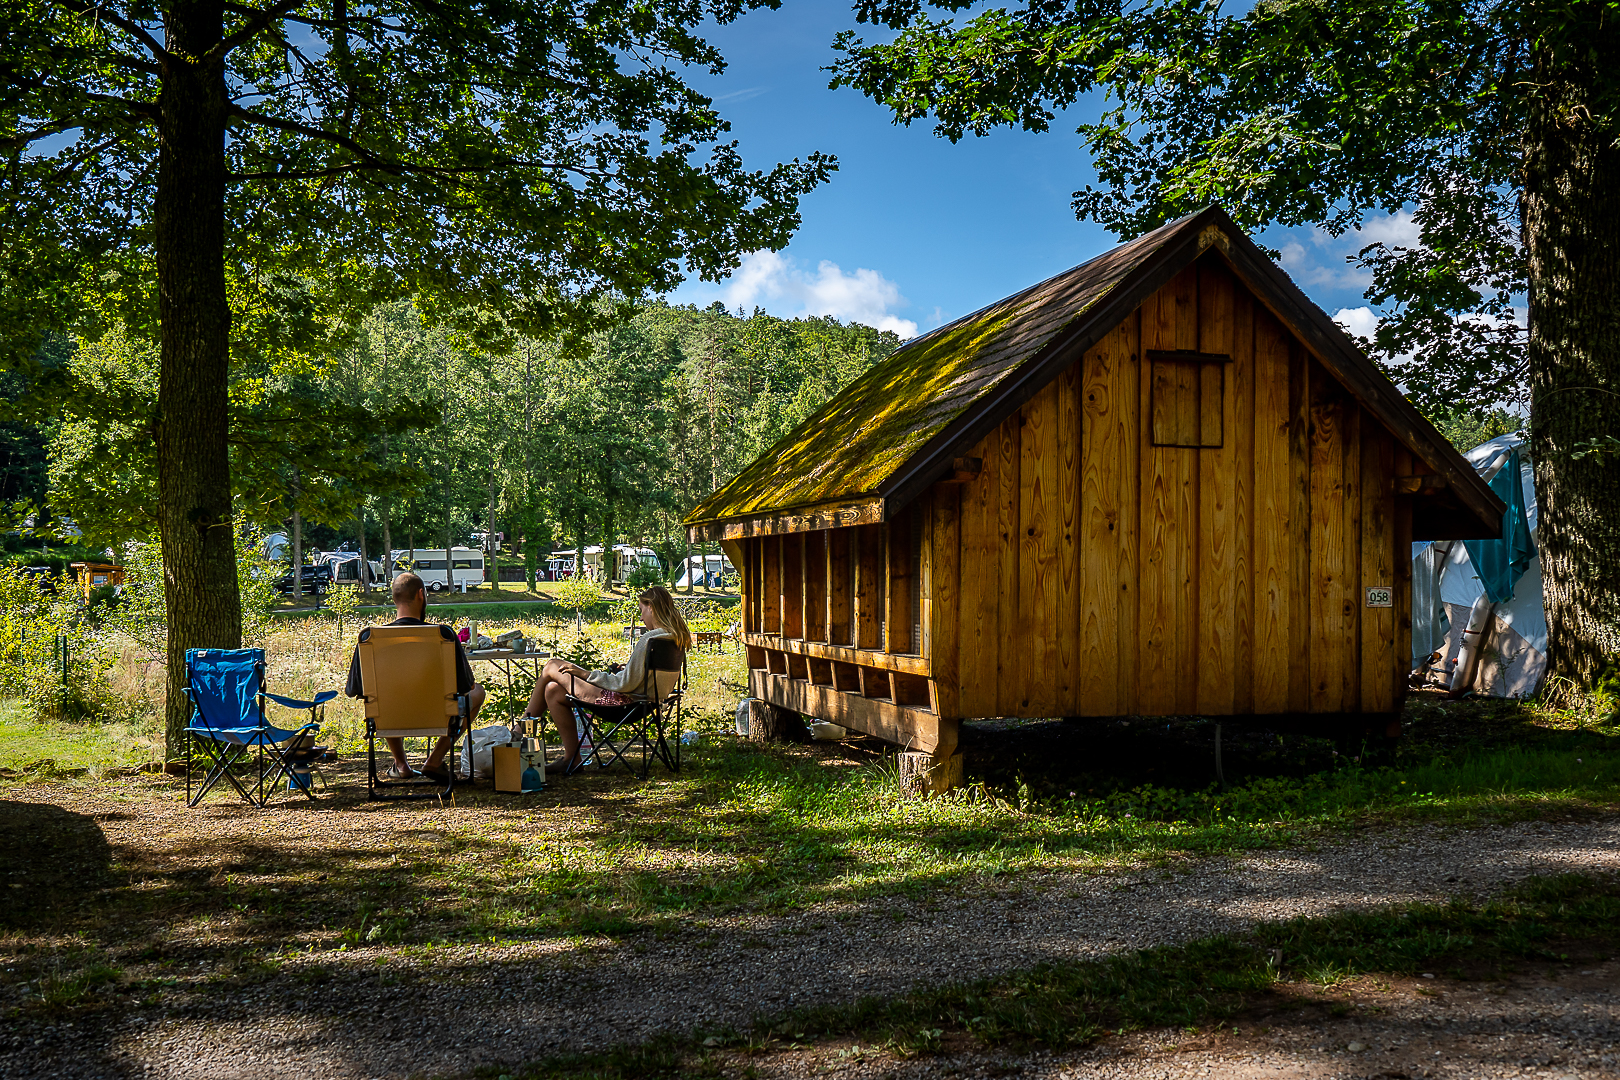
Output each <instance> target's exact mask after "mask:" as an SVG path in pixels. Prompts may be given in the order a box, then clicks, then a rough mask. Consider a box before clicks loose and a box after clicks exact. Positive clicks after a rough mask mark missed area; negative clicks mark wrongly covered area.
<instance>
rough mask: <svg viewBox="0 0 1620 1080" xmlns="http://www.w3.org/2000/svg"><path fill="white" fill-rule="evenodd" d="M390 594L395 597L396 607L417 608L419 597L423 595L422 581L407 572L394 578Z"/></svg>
mask: <svg viewBox="0 0 1620 1080" xmlns="http://www.w3.org/2000/svg"><path fill="white" fill-rule="evenodd" d="M389 592H390V593H391V594H392V595H393V598H394V606H395V607H406V606H407V605H408V606H410V607H415V606H416V599H417V597H419V596H421V595H422V579H421V578H419V577H417V576H416V575H415V574H413V573H411V572H410V571H409V570H407V571H406V572H405V573H403V574H400V575H399V576H398V577H396V578H394V584H393V586H392V587H391V588H390V589H389Z"/></svg>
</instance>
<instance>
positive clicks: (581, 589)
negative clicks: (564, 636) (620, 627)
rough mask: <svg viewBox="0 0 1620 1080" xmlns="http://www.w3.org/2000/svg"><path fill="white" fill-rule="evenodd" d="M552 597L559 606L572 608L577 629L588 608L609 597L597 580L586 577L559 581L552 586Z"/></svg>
mask: <svg viewBox="0 0 1620 1080" xmlns="http://www.w3.org/2000/svg"><path fill="white" fill-rule="evenodd" d="M551 598H552V600H553V601H554V602H555V603H556V604H557V605H558V606H559V607H565V608H570V609H572V611H573V612H574V626H575V628H576V629H577V628H579V627H580V626H581V625H582V624H583V623H584V621H585V609H586V608H589V607H595V606H596V605H597V604H600V603H601V602H602V601H603V600H605V599H607V597H605V596H603V595H602V590H601V589H600V588H598V587H597V585H596V583H595V582H592V581H587V580H585V579H584V578H569V579H568V580H567V581H559V582H557V584H555V585H553V586H552V587H551Z"/></svg>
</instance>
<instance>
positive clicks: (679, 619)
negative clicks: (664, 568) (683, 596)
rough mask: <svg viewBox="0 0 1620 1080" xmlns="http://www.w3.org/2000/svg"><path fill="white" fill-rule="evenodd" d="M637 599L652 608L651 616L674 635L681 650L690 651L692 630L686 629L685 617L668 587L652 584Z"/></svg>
mask: <svg viewBox="0 0 1620 1080" xmlns="http://www.w3.org/2000/svg"><path fill="white" fill-rule="evenodd" d="M637 599H638V600H640V601H641V602H642V603H643V604H646V605H647V606H648V607H650V608H652V617H653V618H654V619H655V620H657V622H658V625H659V626H661V627H662V628H664V629H665V630H668V631H669V632H670V633H671V634H672V635H674V637H675V644H677V645H679V646H680V647H681V651H682V652H691V651H692V631H691V630H689V629H687V626H686V618H685V616H683V615H682V614H681V609H680V608H678V607H676V606H675V598H674V597H673V596H671V595H670V594H669V590H668V589H666V588H664V587H663V586H662V585H654V586H653V587H652V588H650V589H648V590H647V591H646V592H644V593H642V594H641V595H640V596H639V597H637Z"/></svg>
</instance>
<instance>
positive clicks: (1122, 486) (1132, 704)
mask: <svg viewBox="0 0 1620 1080" xmlns="http://www.w3.org/2000/svg"><path fill="white" fill-rule="evenodd" d="M1124 332H1125V336H1124V338H1123V340H1122V341H1121V344H1120V351H1119V353H1118V354H1117V355H1118V357H1119V361H1120V363H1119V370H1118V371H1117V372H1116V373H1115V375H1114V387H1115V406H1114V422H1115V424H1116V425H1117V429H1118V437H1117V445H1118V446H1119V449H1120V463H1121V464H1120V467H1119V469H1118V481H1119V486H1118V513H1119V522H1118V524H1119V530H1118V531H1119V541H1118V544H1117V551H1118V558H1119V567H1118V570H1117V577H1116V579H1115V581H1116V584H1117V585H1118V586H1119V588H1118V590H1117V591H1116V593H1115V597H1116V601H1117V607H1116V609H1115V617H1116V621H1117V637H1116V639H1115V648H1114V659H1115V678H1116V679H1117V687H1118V691H1117V693H1118V706H1119V710H1120V711H1121V712H1122V713H1125V714H1127V715H1129V714H1134V713H1138V712H1141V711H1142V706H1141V698H1140V696H1139V695H1138V693H1137V671H1138V669H1139V666H1140V664H1141V654H1140V651H1139V650H1140V649H1141V642H1142V638H1141V623H1142V502H1143V499H1142V476H1143V468H1144V466H1143V461H1144V456H1143V452H1142V410H1143V409H1144V408H1145V406H1144V405H1143V403H1142V362H1141V355H1142V309H1141V308H1140V307H1138V308H1137V309H1136V311H1135V312H1133V313H1132V314H1131V315H1130V316H1129V317H1128V318H1127V319H1126V320H1125V323H1124Z"/></svg>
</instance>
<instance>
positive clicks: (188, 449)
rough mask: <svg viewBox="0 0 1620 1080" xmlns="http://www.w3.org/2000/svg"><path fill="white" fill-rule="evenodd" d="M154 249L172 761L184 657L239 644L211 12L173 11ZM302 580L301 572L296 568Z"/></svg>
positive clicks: (196, 7)
mask: <svg viewBox="0 0 1620 1080" xmlns="http://www.w3.org/2000/svg"><path fill="white" fill-rule="evenodd" d="M166 7H167V9H168V11H167V14H166V15H165V17H164V31H165V37H166V42H165V45H166V48H167V50H168V57H167V59H166V60H165V61H164V64H163V70H162V80H163V88H162V91H161V92H160V94H159V97H158V103H159V110H160V113H161V120H160V122H159V142H158V178H157V196H156V199H155V202H154V206H153V242H154V249H155V256H156V261H157V276H158V320H159V325H160V327H161V333H160V337H161V353H160V356H161V363H160V367H159V374H158V424H157V467H158V533H159V536H160V538H161V540H162V544H163V594H164V599H165V601H166V602H167V605H168V618H169V637H168V668H169V681H168V702H167V707H166V717H165V719H166V725H165V726H166V735H167V743H168V750H169V754H170V756H175V755H177V754H178V753H179V752H180V751H181V748H182V746H183V743H184V733H185V726H186V721H187V719H188V717H189V714H190V705H189V703H188V701H187V698H186V696H185V686H186V670H185V654H186V650H187V649H193V648H219V649H235V648H240V647H241V644H242V604H241V596H240V594H239V593H238V591H237V585H236V551H235V545H234V544H233V543H232V537H231V472H230V458H229V452H230V445H229V441H228V434H229V416H228V411H227V410H228V402H227V388H228V384H229V373H230V330H231V310H230V305H229V302H228V301H227V299H226V295H225V175H226V170H225V122H226V117H227V106H228V102H229V97H228V94H227V91H226V87H225V68H224V57H223V56H222V55H221V54H220V53H218V52H217V51H215V49H216V46H218V45H219V44H220V39H221V34H222V26H223V14H222V7H221V5H220V4H219V3H218V2H217V0H215V2H212V3H208V2H204V3H186V2H176V3H172V4H169V5H166ZM294 572H295V573H296V572H297V568H296V567H295V568H294Z"/></svg>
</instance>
